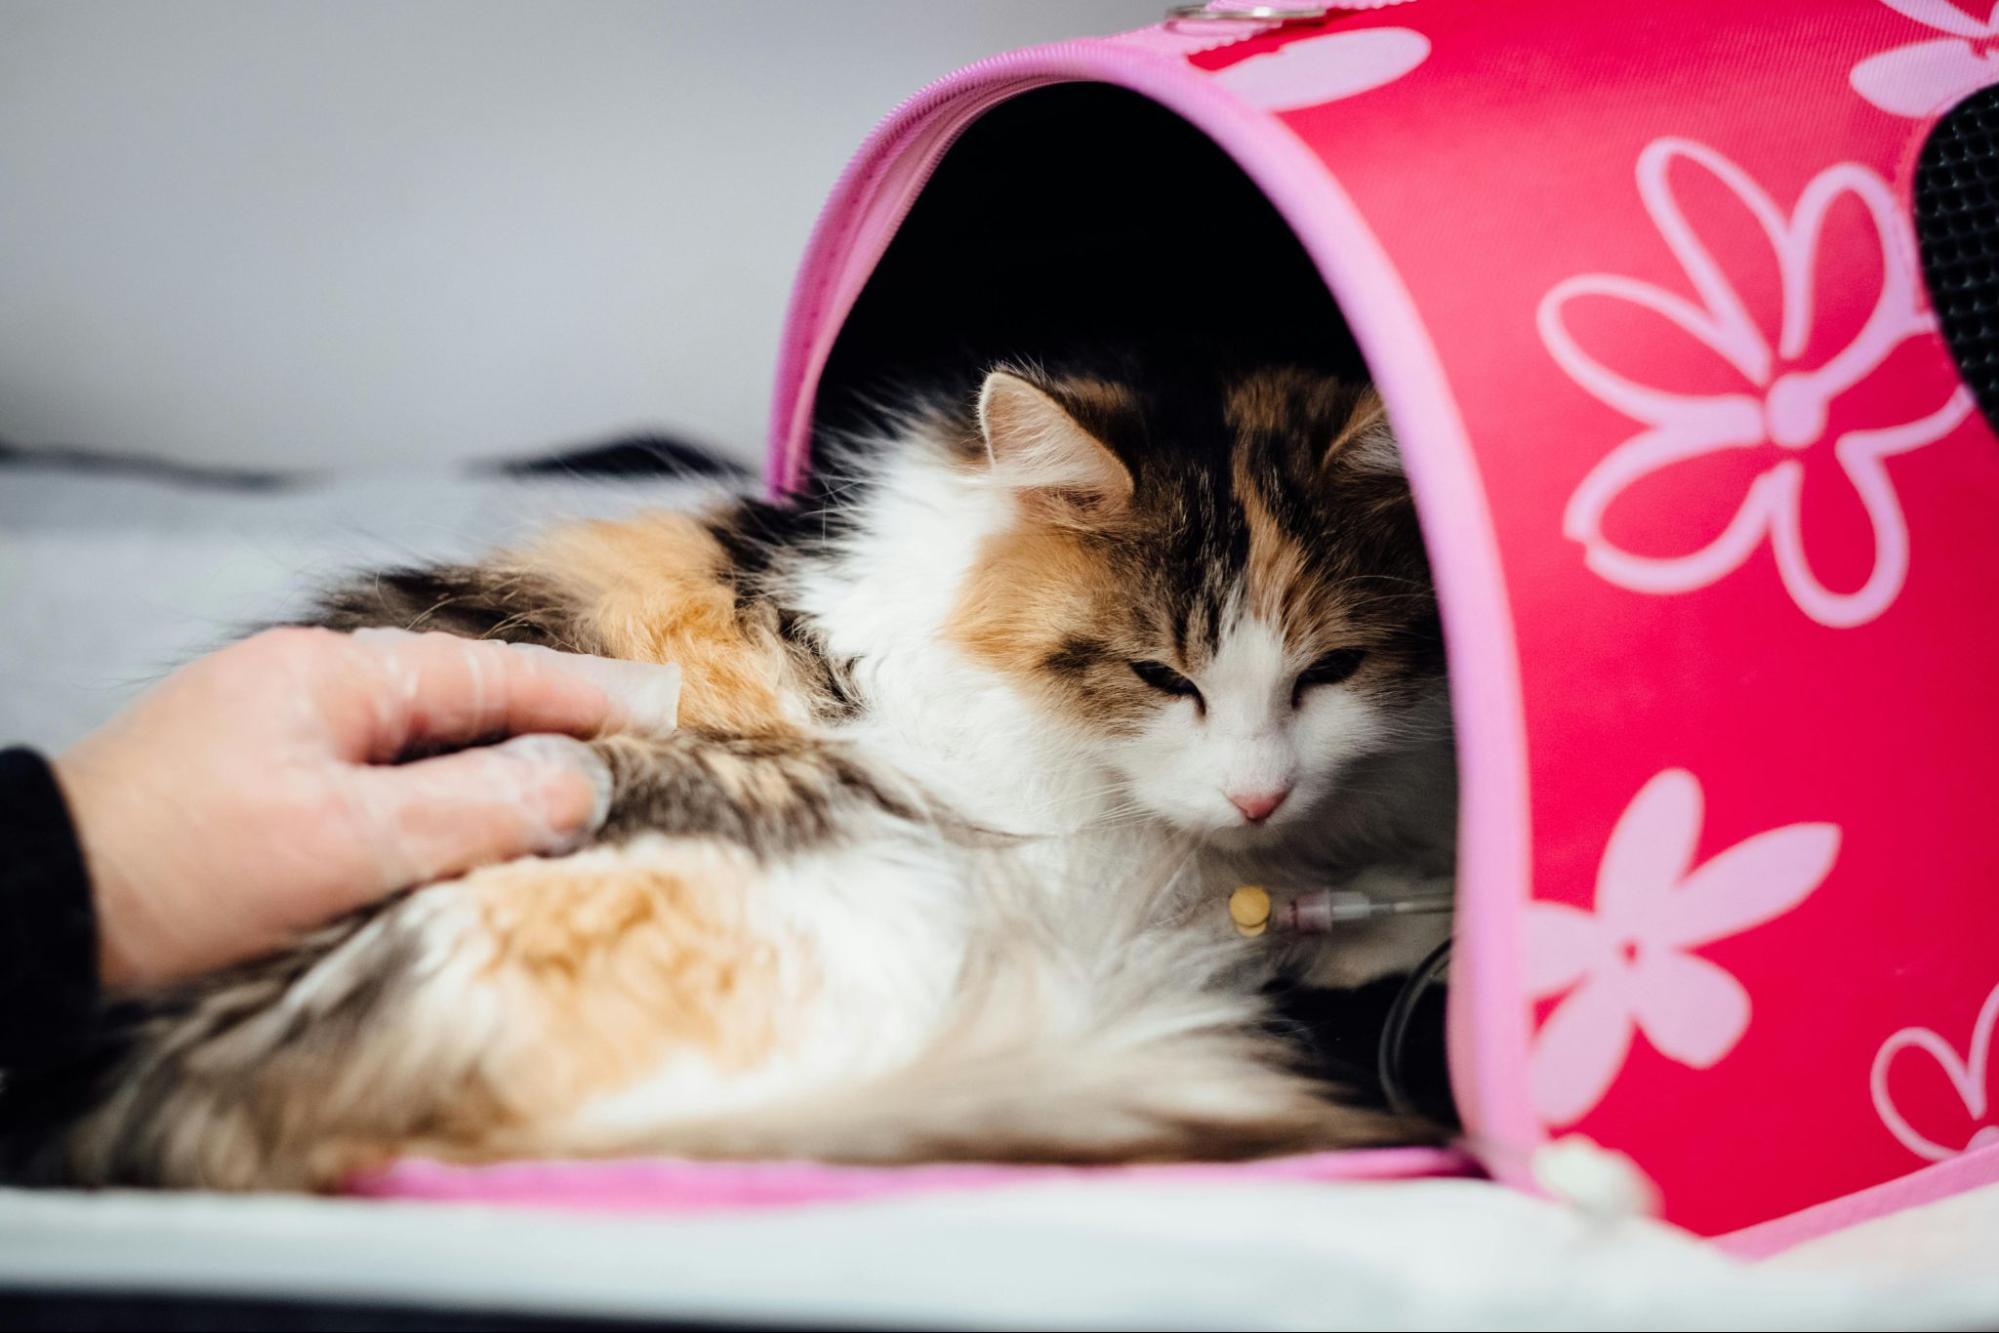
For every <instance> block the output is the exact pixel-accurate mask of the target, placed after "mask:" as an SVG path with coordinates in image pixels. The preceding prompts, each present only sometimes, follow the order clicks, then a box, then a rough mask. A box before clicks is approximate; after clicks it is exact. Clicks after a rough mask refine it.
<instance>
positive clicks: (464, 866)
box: [348, 734, 611, 893]
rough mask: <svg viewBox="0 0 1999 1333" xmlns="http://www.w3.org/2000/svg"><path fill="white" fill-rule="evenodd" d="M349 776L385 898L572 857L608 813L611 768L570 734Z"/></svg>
mask: <svg viewBox="0 0 1999 1333" xmlns="http://www.w3.org/2000/svg"><path fill="white" fill-rule="evenodd" d="M348 776H349V778H350V779H351V781H352V791H353V798H354V805H355V807H356V813H357V815H359V819H358V820H357V822H358V823H359V825H360V836H361V837H362V838H363V839H364V841H365V844H366V848H365V849H366V852H367V853H369V854H372V858H373V861H374V863H375V865H376V867H377V872H378V873H377V875H376V880H377V886H376V887H377V889H378V891H379V892H381V893H393V892H395V891H396V890H398V889H405V888H408V887H410V886H411V885H413V884H423V883H426V882H428V881H430V880H434V879H443V878H446V877H448V876H451V875H456V874H460V873H462V872H464V871H467V870H470V869H472V868H473V867H475V866H480V865H485V864H486V863H488V862H491V861H503V860H507V859H509V858H511V857H516V856H532V855H536V854H540V855H554V854H559V853H562V852H569V851H574V850H575V849H576V848H578V847H580V846H582V845H583V844H584V843H585V842H586V841H588V840H589V838H590V835H591V834H593V833H595V832H596V831H597V830H598V829H599V828H601V827H603V824H604V818H605V816H606V815H607V814H609V812H610V808H611V769H610V766H609V765H608V764H606V763H605V762H604V760H603V757H602V756H600V755H599V754H598V753H597V752H596V751H595V750H593V749H591V748H590V746H588V745H586V744H584V743H583V742H582V741H579V740H575V739H572V738H571V737H568V736H555V735H539V734H537V735H528V736H516V737H514V738H513V739H512V740H509V741H503V742H501V743H500V744H498V745H488V746H481V747H478V748H476V749H470V750H460V751H459V752H457V753H456V754H449V755H443V756H440V757H438V758H435V759H421V760H418V761H417V762H415V763H410V764H397V765H394V766H392V767H372V768H362V769H357V770H352V771H350V773H349V774H348Z"/></svg>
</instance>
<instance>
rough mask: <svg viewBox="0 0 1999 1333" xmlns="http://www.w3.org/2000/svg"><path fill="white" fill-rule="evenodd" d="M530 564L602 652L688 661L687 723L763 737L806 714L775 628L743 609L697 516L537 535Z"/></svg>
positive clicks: (723, 558)
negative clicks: (563, 593)
mask: <svg viewBox="0 0 1999 1333" xmlns="http://www.w3.org/2000/svg"><path fill="white" fill-rule="evenodd" d="M525 563H526V564H527V566H528V567H529V568H530V569H532V570H533V571H534V572H535V573H536V574H538V575H540V576H542V577H544V578H547V579H550V580H552V581H554V582H555V583H557V584H558V585H559V586H561V587H563V588H564V589H566V590H568V591H569V593H570V594H571V595H572V596H574V597H576V598H577V599H578V600H579V601H580V602H581V603H582V605H583V606H584V607H585V608H587V609H586V612H585V619H586V621H587V622H588V623H589V624H590V626H591V628H592V629H593V630H594V631H595V633H596V635H597V636H598V638H599V639H600V641H601V649H600V651H602V652H605V653H607V654H609V655H611V656H613V657H629V658H634V659H637V660H639V661H644V662H678V663H679V664H680V670H681V673H682V679H683V682H684V685H683V689H682V693H681V696H680V697H681V705H680V721H681V725H683V726H687V727H692V728H695V729H698V730H705V731H714V732H727V733H731V734H735V735H743V736H755V735H763V734H769V733H771V732H782V731H789V730H791V729H793V728H794V727H796V726H797V725H798V724H799V723H801V722H802V721H803V720H804V718H803V710H802V706H801V705H800V703H799V702H798V701H797V699H796V697H795V695H793V694H792V692H790V691H789V690H788V689H787V673H786V656H785V651H784V647H783V643H782V641H781V640H780V639H779V637H778V634H777V629H776V626H775V625H774V624H767V623H763V621H762V620H760V619H757V618H754V617H753V616H751V615H747V614H746V613H745V612H743V611H741V610H740V609H739V608H738V606H737V604H736V591H735V588H734V587H733V586H732V585H731V583H730V582H729V580H728V579H727V577H726V576H725V575H726V570H727V568H728V557H727V554H726V553H725V552H724V551H723V549H722V545H721V543H720V542H718V541H716V540H715V537H714V535H713V534H712V533H710V532H709V531H708V530H707V528H705V527H703V526H702V524H701V523H700V521H699V520H697V519H695V518H693V517H690V516H689V515H686V514H646V515H642V516H640V517H637V518H632V519H625V520H618V521H602V522H594V523H583V524H577V525H574V526H571V527H567V528H562V529H558V530H557V531H555V532H553V533H551V534H549V535H548V536H547V537H545V538H543V539H542V540H541V541H539V542H537V543H536V544H535V545H534V546H533V547H531V548H530V549H529V550H528V551H527V552H526V554H525Z"/></svg>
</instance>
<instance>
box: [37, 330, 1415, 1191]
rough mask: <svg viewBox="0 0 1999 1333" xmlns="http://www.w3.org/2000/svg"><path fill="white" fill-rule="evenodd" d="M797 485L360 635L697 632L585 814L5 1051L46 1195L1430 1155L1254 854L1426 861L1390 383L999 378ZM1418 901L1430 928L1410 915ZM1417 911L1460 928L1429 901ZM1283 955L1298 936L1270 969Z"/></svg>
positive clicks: (440, 581)
mask: <svg viewBox="0 0 1999 1333" xmlns="http://www.w3.org/2000/svg"><path fill="white" fill-rule="evenodd" d="M864 444H865V447H863V448H857V449H854V450H853V451H852V453H851V457H850V458H848V459H846V460H845V461H844V462H843V463H841V464H839V465H837V466H829V467H826V468H823V469H822V474H823V476H824V480H822V482H821V483H820V484H819V489H818V490H817V491H816V492H815V493H814V494H813V495H812V496H809V497H807V498H806V499H805V500H803V501H801V502H798V503H795V504H792V505H788V506H772V505H768V504H763V503H759V502H754V501H742V502H735V503H732V504H729V505H726V506H723V507H720V508H718V509H716V510H714V511H712V512H708V513H705V514H698V515H680V514H659V515H653V516H648V517H644V518H640V519H637V520H633V521H627V522H616V523H591V524H583V525H580V526H575V527H570V528H566V529H561V530H557V531H555V532H553V533H551V534H550V535H548V536H547V537H546V538H545V539H544V540H542V541H540V542H538V543H537V544H535V545H533V546H532V547H530V548H528V549H525V550H520V551H515V552H512V553H509V554H506V555H502V556H498V557H495V558H493V559H491V560H489V561H487V562H485V563H482V564H479V565H469V566H463V567H451V568H431V569H421V570H403V571H392V572H387V573H383V574H381V575H379V576H376V577H373V578H371V579H368V580H365V581H363V582H359V583H356V584H355V585H353V586H351V587H349V588H348V589H346V590H345V591H343V592H341V593H339V594H337V595H336V596H334V597H332V598H331V599H329V601H328V602H327V603H326V605H325V608H324V615H323V618H322V619H323V623H324V624H326V625H328V626H332V627H334V628H341V629H353V628H358V627H362V626H394V627H402V628H410V629H418V630H437V631H443V632H448V633H454V634H462V635H473V636H496V637H502V638H507V639H513V640H521V641H526V642H534V643H541V644H545V645H551V646H557V647H562V648H568V649H577V650H582V651H588V652H596V653H604V654H610V655H614V656H624V657H632V658H640V659H645V660H649V661H657V662H677V663H679V664H680V666H681V669H682V671H683V673H684V682H685V683H684V691H683V695H682V700H683V702H682V713H681V726H680V729H679V730H678V731H677V732H675V733H673V734H671V735H668V736H665V737H661V738H655V739H639V738H633V737H617V738H607V739H605V740H602V741H600V742H598V744H599V745H600V746H601V748H602V751H603V753H604V754H605V755H606V756H607V757H608V758H609V759H610V760H611V763H612V767H613V770H614V772H615V774H616V776H617V790H616V795H615V799H614V803H613V810H612V816H611V820H610V823H609V824H608V825H607V827H606V829H605V831H604V833H603V834H602V836H601V838H600V840H599V843H598V844H597V845H595V846H592V847H590V848H587V849H585V850H583V851H580V852H578V853H575V854H573V855H570V856H566V857H560V858H553V859H528V860H521V861H515V862H511V863H508V864H504V865H498V866H493V867H489V868H487V869H483V870H480V871H476V872H474V873H472V874H468V875H466V876H464V877H462V878H459V879H456V880H453V881H449V882H446V883H440V884H436V885H431V886H428V887H424V888H421V889H418V890H416V891H414V892H412V893H409V894H406V895H404V896H402V897H400V898H398V899H396V900H394V901H392V902H389V903H387V904H384V905H382V906H380V907H379V908H376V909H374V910H372V911H369V912H366V913H363V914H360V915H358V916H356V917H354V918H351V919H348V920H346V921H343V922H341V923H339V924H337V925H335V926H333V927H330V928H328V929H326V930H325V931H323V932H321V933H319V934H317V935H316V936H314V937H312V938H309V939H306V940H302V941H300V942H299V943H298V944H297V946H296V947H295V948H293V949H291V950H289V951H287V952H284V953H282V954H280V955H277V956H274V957H271V958H268V959H264V960H262V961H259V962H256V963H253V964H250V965H247V966H244V967H239V968H237V969H234V970H233V971H230V972H227V973H224V974H221V975H217V976H214V977H210V978H207V979H204V980H202V981H199V982H196V983H193V984H190V985H186V986H182V987H179V988H176V989H174V990H172V991H169V992H167V993H163V994H154V995H147V996H142V997H133V999H134V1000H135V1001H136V1003H135V1005H134V1006H133V1011H132V1012H130V1013H128V1014H127V1016H126V1018H125V1021H123V1022H122V1023H119V1024H114V1025H112V1026H111V1027H110V1028H109V1030H108V1034H107V1037H106V1040H105V1044H104V1046H103V1048H102V1049H101V1050H99V1051H98V1052H95V1053H94V1054H93V1056H92V1058H91V1059H90V1060H88V1061H86V1062H85V1063H84V1064H83V1065H82V1066H81V1067H79V1068H77V1069H74V1070H70V1071H67V1073H65V1074H63V1075H60V1076H56V1077H50V1078H44V1079H41V1080H28V1081H21V1080H17V1081H16V1085H15V1086H12V1087H10V1088H9V1089H8V1095H9V1097H10V1099H11V1100H12V1102H13V1104H14V1109H13V1111H12V1114H11V1116H10V1120H11V1121H12V1125H11V1127H10V1131H9V1135H8V1143H7V1145H6V1146H7V1150H8V1155H9V1156H10V1157H11V1159H12V1161H13V1163H14V1165H15V1166H16V1168H17V1169H18V1170H19V1171H21V1172H22V1173H23V1174H25V1175H27V1176H29V1177H32V1178H39V1179H56V1180H64V1181H71V1182H80V1183H142V1184H166V1185H203V1186H211V1187H223V1188H268V1187H324V1186H328V1185H331V1184H334V1183H336V1182H337V1181H338V1180H340V1179H341V1178H342V1177H343V1176H344V1175H346V1174H348V1173H350V1172H352V1171H354V1170H356V1169H359V1168H364V1167H366V1166H369V1165H371V1164H375V1163H379V1162H381V1161H382V1160H384V1159H386V1158H389V1157H392V1156H395V1155H399V1154H407V1153H418V1154H428V1155H433V1156H440V1157H446V1158H451V1159H456V1160H487V1159H494V1158H501V1157H511V1156H523V1155H535V1156H576V1155H603V1154H613V1153H641V1152H644V1153H672V1154H681V1155H707V1156H783V1157H794V1156H810V1157H816V1158H825V1159H836V1160H866V1161H907V1160H916V1159H934V1158H981V1159H1037V1160H1058V1161H1104V1160H1129V1159H1140V1158H1146V1159H1160V1158H1186V1157H1234V1156H1243V1155H1249V1154H1258V1153H1268V1152H1276V1151H1284V1150H1292V1149H1303V1148H1309V1147H1322V1146H1332V1145H1343V1144H1361V1143H1374V1142H1384V1141H1391V1140H1406V1139H1407V1138H1408V1137H1409V1136H1410V1135H1411V1134H1412V1132H1415V1133H1418V1134H1420V1132H1421V1131H1420V1130H1418V1131H1412V1128H1411V1126H1409V1125H1407V1124H1405V1123H1402V1122H1400V1121H1398V1120H1396V1119H1394V1118H1392V1117H1389V1116H1387V1115H1385V1114H1382V1113H1379V1112H1376V1111H1371V1110H1365V1109H1361V1108H1357V1107H1352V1106H1346V1105H1342V1104H1341V1103H1340V1102H1339V1101H1338V1100H1337V1098H1336V1097H1335V1096H1334V1095H1333V1094H1332V1092H1331V1091H1330V1090H1329V1089H1327V1088H1326V1087H1324V1086H1322V1085H1321V1084H1319V1083H1317V1082H1315V1081H1314V1080H1313V1079H1311V1078H1309V1077H1307V1076H1306V1075H1305V1074H1304V1073H1303V1072H1301V1071H1300V1070H1299V1069H1298V1067H1297V1064H1296V1061H1295V1058H1294V1053H1293V1051H1292V1050H1291V1048H1290V1047H1289V1046H1287V1044H1286V1043H1285V1042H1284V1041H1283V1040H1282V1039H1281V1037H1279V1036H1278V1035H1276V1034H1275V1033H1274V1032H1273V1031H1272V1028H1271V1024H1270V1021H1269V1020H1270V1014H1269V1012H1268V1009H1267V1003H1266V1001H1265V1000H1264V999H1263V998H1262V994H1261V987H1262V986H1263V984H1264V983H1265V982H1267V981H1268V980H1270V979H1271V978H1272V977H1273V976H1274V975H1276V974H1277V973H1278V972H1279V971H1283V970H1287V969H1288V970H1291V971H1294V972H1302V973H1303V974H1306V975H1309V976H1312V977H1314V978H1316V979H1319V980H1341V981H1349V982H1351V981H1358V980H1363V979H1365V978H1366V977H1367V976H1368V975H1371V974H1373V973H1377V972H1379V971H1381V970H1382V969H1383V968H1385V967H1387V966H1389V965H1391V964H1392V963H1393V962H1395V961H1398V960H1400V961H1404V962H1406V961H1407V960H1408V958H1409V954H1410V950H1411V948H1412V946H1413V947H1417V948H1418V950H1419V951H1420V941H1415V940H1412V939H1411V938H1410V937H1408V936H1407V933H1406V932H1407V931H1408V929H1409V928H1408V927H1406V926H1402V927H1397V928H1396V929H1397V930H1398V931H1401V932H1403V934H1401V935H1391V934H1377V936H1375V937H1373V938H1361V937H1355V938H1351V939H1349V940H1347V941H1345V942H1344V943H1343V944H1342V946H1341V947H1336V948H1332V949H1329V950H1319V951H1301V950H1299V949H1298V948H1297V946H1295V945H1293V946H1291V947H1290V948H1289V949H1288V950H1287V948H1286V947H1285V946H1284V945H1282V944H1280V943H1275V942H1273V941H1271V940H1267V939H1266V940H1244V939H1241V938H1238V937H1237V936H1236V935H1235V934H1234V933H1233V932H1232V930H1231V929H1230V928H1229V926H1228V922H1227V919H1226V915H1225V913H1224V912H1223V910H1222V906H1221V904H1222V901H1223V899H1225V897H1226V895H1227V894H1228V892H1229V890H1230V889H1232V888H1233V887H1235V886H1236V885H1237V884H1239V883H1241V882H1243V881H1244V880H1245V879H1246V878H1254V879H1257V880H1259V881H1261V882H1266V883H1273V884H1283V883H1285V882H1290V883H1293V884H1313V883H1326V882H1330V881H1331V880H1332V879H1334V878H1336V877H1343V876H1352V875H1354V874H1355V873H1357V872H1360V871H1362V870H1367V871H1369V872H1370V873H1372V874H1374V876H1375V878H1376V880H1377V887H1381V886H1383V885H1385V886H1387V887H1388V888H1389V889H1390V891H1392V889H1393V886H1394V885H1396V884H1399V883H1407V882H1410V881H1411V880H1412V879H1414V878H1419V877H1422V876H1438V875H1444V874H1447V873H1448V871H1449V865H1450V855H1451V847H1450V837H1451V820H1452V809H1453V805H1454V792H1453V788H1452V782H1451V776H1450V774H1451V767H1450V758H1449V738H1448V726H1447V722H1446V709H1445V699H1444V685H1443V673H1442V655H1441V647H1440V640H1439V635H1438V629H1437V619H1436V611H1435V606H1434V601H1433V598H1432V596H1431V591H1430V584H1429V575H1428V571H1427V568H1426V565H1425V563H1424V558H1423V553H1422V546H1421V542H1420V539H1419V536H1418V533H1417V528H1416V522H1415V517H1414V513H1413V510H1412V505H1411V501H1410V497H1409V493H1408V490H1407V487H1406V485H1405V483H1404V481H1403V478H1402V476H1401V473H1400V470H1399V465H1398V460H1397V455H1396V451H1395V446H1394V441H1393V439H1392V437H1391V435H1390V434H1389V431H1388V426H1387V423H1386V421H1385V418H1384V416H1383V413H1382V409H1381V404H1380V401H1379V399H1378V398H1377V397H1376V396H1375V395H1374V393H1373V391H1372V390H1371V389H1369V388H1367V387H1365V386H1355V385H1351V384H1343V383H1340V382H1338V381H1336V380H1333V379H1329V378H1326V377H1324V376H1320V375H1316V374H1312V373H1307V372H1305V371H1302V370H1291V369H1262V370H1258V371H1255V372H1253V373H1247V374H1241V375H1222V374H1219V373H1217V372H1212V371H1206V372H1200V371H1196V372H1175V373H1174V374H1172V375H1161V376H1159V377H1158V378H1157V379H1156V380H1147V379H1145V378H1143V377H1142V376H1141V375H1139V374H1135V373H1121V374H1119V375H1116V376H1106V375H1102V374H1089V373H1082V372H1078V371H1070V372H1065V373H1052V372H1048V371H1043V370H1039V369H1033V368H1019V367H1016V368H1012V369H1000V370H995V371H993V372H991V373H990V374H989V375H987V376H986V377H985V378H984V379H983V382H982V383H979V384H977V385H975V386H974V387H973V391H972V392H967V393H965V394H963V395H962V396H957V395H945V396H942V397H940V398H939V399H938V400H937V402H936V403H935V404H933V405H931V406H926V407H923V408H921V409H917V410H914V411H911V412H910V413H908V414H907V415H906V416H904V417H902V418H900V419H899V420H897V421H896V422H895V423H894V424H893V425H892V426H891V427H890V428H889V429H887V430H885V431H884V432H882V433H881V437H880V438H876V439H872V440H868V441H865V442H864ZM1419 929H1421V928H1419ZM1433 929H1434V928H1433ZM1287 955H1288V956H1287Z"/></svg>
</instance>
